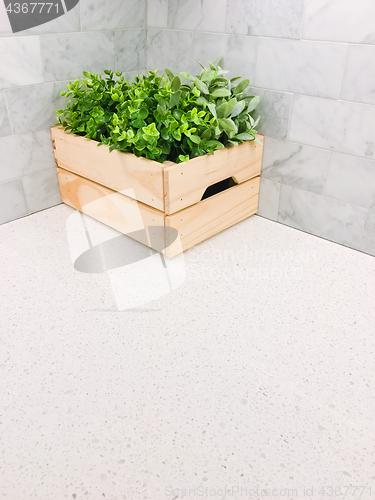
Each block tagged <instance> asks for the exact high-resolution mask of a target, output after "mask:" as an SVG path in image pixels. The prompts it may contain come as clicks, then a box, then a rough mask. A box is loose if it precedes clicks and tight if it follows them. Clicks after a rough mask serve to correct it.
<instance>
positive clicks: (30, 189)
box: [22, 168, 61, 212]
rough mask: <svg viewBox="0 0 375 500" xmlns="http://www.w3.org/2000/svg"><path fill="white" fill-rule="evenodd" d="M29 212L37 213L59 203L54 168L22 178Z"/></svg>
mask: <svg viewBox="0 0 375 500" xmlns="http://www.w3.org/2000/svg"><path fill="white" fill-rule="evenodd" d="M22 185H23V190H24V193H25V198H26V204H27V207H28V209H29V212H37V211H39V210H44V209H45V208H49V207H53V206H54V205H58V204H59V203H61V196H60V191H59V185H58V182H57V171H56V168H52V169H49V170H43V171H42V172H35V173H34V174H30V175H26V176H24V177H22Z"/></svg>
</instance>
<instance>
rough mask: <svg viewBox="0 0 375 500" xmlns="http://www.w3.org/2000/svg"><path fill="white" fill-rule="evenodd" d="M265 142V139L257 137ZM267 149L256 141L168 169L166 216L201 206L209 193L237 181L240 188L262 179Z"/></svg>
mask: <svg viewBox="0 0 375 500" xmlns="http://www.w3.org/2000/svg"><path fill="white" fill-rule="evenodd" d="M257 137H258V138H259V139H260V140H261V142H263V137H262V136H257ZM262 153H263V146H262V145H261V144H257V143H256V142H254V141H251V142H244V143H243V144H241V145H239V146H234V147H231V148H226V149H220V150H217V151H215V154H214V155H205V156H199V157H198V158H194V159H192V160H189V161H188V162H186V163H178V164H172V165H170V166H166V168H165V169H164V196H165V213H166V214H168V215H170V214H173V213H175V212H177V211H179V210H182V209H184V208H186V207H189V206H191V205H193V204H195V203H198V202H199V201H200V200H201V199H202V196H203V193H204V192H205V190H206V189H207V188H208V187H209V186H211V185H212V184H215V183H217V182H219V181H222V180H224V179H227V178H228V177H233V178H234V180H235V181H236V182H237V183H238V184H240V183H242V182H244V181H246V180H248V179H251V178H253V177H255V176H257V175H260V171H261V164H262Z"/></svg>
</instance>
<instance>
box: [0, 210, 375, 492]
mask: <svg viewBox="0 0 375 500" xmlns="http://www.w3.org/2000/svg"><path fill="white" fill-rule="evenodd" d="M72 212H73V211H72V210H71V209H70V208H68V207H66V206H62V205H61V206H58V207H55V208H53V209H49V210H46V211H43V212H40V213H38V214H35V215H32V216H29V217H27V218H24V219H20V220H17V221H14V222H11V223H9V224H6V225H3V226H1V227H0V256H1V259H0V266H1V285H0V287H1V293H0V296H1V309H0V315H1V330H2V344H3V347H2V349H1V353H0V357H1V360H0V362H1V373H0V385H1V392H2V395H3V396H2V398H1V401H2V407H3V408H2V418H1V424H2V425H1V427H2V431H1V435H2V439H3V444H2V446H1V448H2V450H1V457H2V458H1V465H2V469H1V472H0V485H1V487H0V498H6V499H9V500H18V499H20V500H28V499H37V500H60V499H61V500H62V499H73V498H75V499H77V500H80V499H90V500H100V499H104V498H105V500H120V499H130V500H146V499H150V500H151V499H152V500H161V499H168V498H169V499H177V498H178V499H180V498H194V496H193V493H194V492H195V497H196V498H197V497H198V498H199V497H200V498H215V499H224V498H225V499H240V498H252V499H258V498H264V496H266V491H265V490H267V496H271V497H272V496H273V497H277V496H279V497H283V498H295V497H296V493H295V492H292V491H289V492H288V491H287V489H290V490H292V489H294V490H297V493H298V497H304V498H307V497H309V498H316V499H320V500H324V499H326V498H328V493H329V491H331V490H329V489H326V490H325V495H323V496H322V495H321V494H320V495H319V491H321V488H322V487H323V486H325V487H326V488H328V487H341V494H340V495H338V494H337V493H339V490H336V495H335V496H334V498H336V499H339V498H340V499H341V498H348V496H347V497H344V492H345V491H348V490H345V489H344V486H348V487H350V488H351V489H350V490H349V491H348V494H347V495H350V498H351V499H352V500H353V499H354V500H356V499H357V498H360V496H359V493H360V491H361V490H360V491H357V492H355V491H354V486H363V487H366V489H365V490H364V492H363V494H362V497H361V498H362V499H363V500H367V499H371V498H372V496H371V492H370V490H369V489H368V488H369V487H370V486H371V485H372V487H373V490H372V495H375V469H374V450H375V424H374V415H375V401H374V373H375V370H374V368H375V352H374V351H375V349H374V345H375V335H374V333H375V327H374V325H375V307H374V297H375V258H373V257H371V256H369V255H365V254H361V253H359V252H357V251H355V250H350V249H348V248H345V247H343V246H339V245H337V244H334V243H331V242H329V241H325V240H322V239H319V238H316V237H314V236H311V235H308V234H305V233H302V232H300V231H297V230H294V229H291V228H289V227H286V226H283V225H280V224H277V223H274V222H271V221H268V220H266V219H262V218H260V217H257V216H254V217H252V218H250V219H248V220H246V221H244V222H242V223H240V224H238V225H237V226H235V227H233V228H231V229H229V230H227V231H225V232H224V233H221V234H219V235H217V236H215V237H214V238H211V239H210V240H209V241H207V242H205V243H203V244H201V245H199V246H198V247H196V248H194V249H192V250H190V251H188V252H186V253H185V254H184V264H185V265H186V280H185V281H184V283H183V284H182V285H181V286H179V287H177V288H176V289H175V290H174V291H172V292H171V293H169V294H165V295H163V296H162V297H160V298H158V299H156V300H154V301H152V302H149V303H147V304H143V305H141V306H138V307H133V308H130V309H125V310H122V311H118V310H117V307H116V306H115V305H114V304H115V300H114V295H113V292H112V288H111V286H110V281H109V279H108V276H107V274H106V273H104V274H89V273H81V272H78V271H76V270H75V269H74V268H73V265H72V263H71V260H70V255H69V249H68V244H67V236H66V227H65V225H66V221H67V219H68V217H69V216H70V215H71V214H72ZM241 487H242V488H243V490H242V494H241ZM237 488H238V489H237ZM245 488H247V490H246V492H247V493H245ZM304 488H305V493H304ZM311 488H313V490H311ZM225 489H226V492H225ZM189 492H190V493H189ZM353 492H354V495H352V493H353ZM309 493H312V495H311V494H310V495H309ZM189 494H190V496H189ZM184 495H185V496H184ZM331 498H332V496H331Z"/></svg>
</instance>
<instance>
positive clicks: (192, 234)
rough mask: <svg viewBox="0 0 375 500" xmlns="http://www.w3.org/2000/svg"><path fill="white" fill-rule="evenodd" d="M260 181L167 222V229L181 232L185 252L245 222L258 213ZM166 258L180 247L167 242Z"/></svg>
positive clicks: (246, 184)
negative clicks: (171, 228)
mask: <svg viewBox="0 0 375 500" xmlns="http://www.w3.org/2000/svg"><path fill="white" fill-rule="evenodd" d="M259 183H260V177H255V178H253V179H251V180H248V181H245V182H243V183H242V184H238V185H237V186H233V187H231V188H229V189H227V190H226V191H223V192H221V193H218V194H216V195H214V196H212V197H210V198H207V199H205V200H203V201H201V202H199V203H197V204H196V205H193V206H191V207H188V208H185V209H184V210H181V211H180V212H177V213H175V214H173V215H168V216H166V218H165V225H166V227H173V228H175V229H177V230H178V232H179V235H180V240H181V244H182V249H183V251H185V250H187V249H188V248H191V247H192V246H194V245H197V244H198V243H201V242H202V241H204V240H206V239H208V238H210V237H211V236H214V235H215V234H217V233H219V232H221V231H223V230H224V229H227V228H228V227H230V226H233V225H234V224H236V223H237V222H240V221H241V220H243V219H246V218H247V217H249V216H250V215H252V214H254V213H255V212H256V211H257V209H258V198H259ZM166 234H168V233H166ZM166 247H167V249H166V256H167V257H169V258H173V257H175V256H176V255H178V253H180V251H179V247H178V246H177V245H175V244H174V243H172V244H170V242H168V241H167V242H166Z"/></svg>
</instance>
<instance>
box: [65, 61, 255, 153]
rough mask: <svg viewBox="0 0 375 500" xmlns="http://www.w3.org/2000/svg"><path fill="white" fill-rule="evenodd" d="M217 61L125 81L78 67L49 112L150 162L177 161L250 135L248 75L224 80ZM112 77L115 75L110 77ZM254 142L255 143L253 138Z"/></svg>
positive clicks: (74, 128)
mask: <svg viewBox="0 0 375 500" xmlns="http://www.w3.org/2000/svg"><path fill="white" fill-rule="evenodd" d="M218 62H219V60H217V61H215V62H214V63H213V64H212V63H209V68H205V67H204V66H202V65H201V66H202V71H201V74H200V75H199V76H193V75H190V74H189V73H186V72H181V73H180V76H181V77H182V78H183V79H184V80H185V81H186V82H187V83H182V82H181V79H180V76H178V75H174V74H173V73H172V72H171V71H170V70H168V69H166V70H165V76H164V75H163V76H162V77H160V76H158V75H157V71H150V72H148V74H147V75H145V76H142V77H140V76H138V77H136V78H135V82H134V83H132V84H130V83H129V82H128V80H126V79H125V78H124V76H123V75H122V74H121V73H119V72H116V73H115V74H114V73H113V72H112V71H109V70H106V71H105V74H106V76H105V77H102V76H98V75H96V74H94V73H88V72H84V73H83V74H84V77H85V78H84V79H82V80H81V81H80V80H78V79H76V80H75V81H74V82H71V83H69V84H68V85H67V91H63V92H62V95H65V96H66V97H67V98H70V97H71V98H73V99H72V100H69V101H68V104H67V107H66V109H64V110H58V111H56V114H57V116H58V120H59V123H60V124H62V126H63V127H64V128H65V130H67V131H71V132H72V133H74V134H78V135H83V136H85V137H88V138H90V139H93V140H95V141H98V142H99V145H100V144H106V145H108V146H109V149H110V151H113V150H114V149H118V150H120V151H124V152H131V153H134V154H135V155H136V156H144V157H146V158H148V159H151V160H156V161H158V162H164V161H166V160H170V161H174V162H181V161H187V160H189V159H190V158H195V157H197V156H201V155H204V154H207V153H211V154H213V153H214V151H215V150H216V149H223V148H225V147H228V146H230V145H233V146H236V145H238V144H241V143H242V142H244V141H252V140H256V141H257V138H256V137H255V134H256V130H255V127H256V126H257V124H258V121H259V118H258V119H257V120H254V118H253V117H252V115H251V113H252V112H253V111H254V109H255V107H256V106H257V104H258V103H259V97H258V96H254V95H248V94H246V88H247V87H248V85H249V80H247V79H245V80H242V81H240V82H239V83H238V82H237V80H240V79H241V77H236V78H232V79H231V80H228V79H227V78H225V76H224V75H225V74H226V73H227V71H224V70H223V69H222V68H221V67H220V66H219V65H218ZM115 76H116V77H117V78H115ZM258 142H259V141H258Z"/></svg>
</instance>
